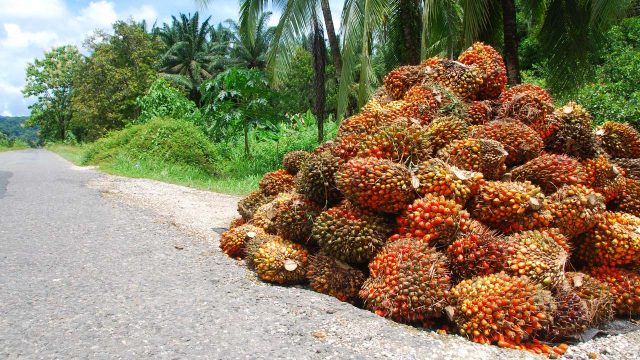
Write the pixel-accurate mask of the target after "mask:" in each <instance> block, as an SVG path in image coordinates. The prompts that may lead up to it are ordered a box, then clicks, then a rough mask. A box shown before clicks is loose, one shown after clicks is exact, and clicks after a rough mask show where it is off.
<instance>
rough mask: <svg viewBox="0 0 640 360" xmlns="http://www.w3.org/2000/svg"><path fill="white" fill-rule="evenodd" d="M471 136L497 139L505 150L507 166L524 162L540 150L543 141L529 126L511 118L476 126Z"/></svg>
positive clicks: (538, 153) (536, 154) (535, 155)
mask: <svg viewBox="0 0 640 360" xmlns="http://www.w3.org/2000/svg"><path fill="white" fill-rule="evenodd" d="M471 137H472V138H476V139H487V140H495V141H498V142H499V143H500V144H502V146H503V147H504V149H505V150H506V151H507V153H508V155H507V159H506V161H505V163H506V165H507V166H514V165H520V164H524V163H525V162H527V161H529V160H531V159H533V158H535V157H537V156H538V155H540V153H541V152H542V149H543V147H544V143H543V142H542V139H541V138H540V136H539V135H538V133H536V132H535V131H533V130H532V129H531V128H530V127H528V126H527V125H525V124H523V123H522V122H520V121H517V120H513V119H503V120H496V121H492V122H489V123H487V124H485V125H484V126H482V127H479V128H476V129H475V130H474V131H473V132H472V133H471Z"/></svg>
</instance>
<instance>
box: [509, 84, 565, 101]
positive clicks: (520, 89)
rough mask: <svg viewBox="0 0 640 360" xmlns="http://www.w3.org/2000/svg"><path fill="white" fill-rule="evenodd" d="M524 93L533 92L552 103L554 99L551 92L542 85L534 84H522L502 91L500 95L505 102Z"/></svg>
mask: <svg viewBox="0 0 640 360" xmlns="http://www.w3.org/2000/svg"><path fill="white" fill-rule="evenodd" d="M523 93H533V94H535V96H536V97H537V98H539V99H540V100H541V101H544V102H548V103H552V102H553V99H552V98H551V94H549V92H548V91H547V90H545V89H543V88H542V87H540V86H538V85H534V84H520V85H516V86H513V87H511V88H509V89H508V90H507V91H504V92H502V95H500V101H502V102H503V103H505V102H509V101H511V100H513V99H514V98H516V97H518V95H520V94H523Z"/></svg>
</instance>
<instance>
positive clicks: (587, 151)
mask: <svg viewBox="0 0 640 360" xmlns="http://www.w3.org/2000/svg"><path fill="white" fill-rule="evenodd" d="M544 146H545V149H546V150H547V151H548V152H551V153H554V154H566V155H569V156H571V157H575V158H578V159H583V160H584V159H591V158H593V157H595V156H596V154H597V149H598V146H597V143H596V138H595V135H594V133H593V131H591V128H590V127H585V126H583V125H581V124H578V123H563V124H562V125H560V127H559V129H558V130H557V131H555V132H554V133H553V134H552V135H550V136H549V137H547V138H546V139H545V141H544Z"/></svg>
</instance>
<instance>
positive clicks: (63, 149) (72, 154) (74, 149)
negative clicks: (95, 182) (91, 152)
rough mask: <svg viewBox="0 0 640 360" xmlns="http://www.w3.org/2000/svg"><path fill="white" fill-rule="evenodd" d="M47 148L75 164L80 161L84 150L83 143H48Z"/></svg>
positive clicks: (78, 163)
mask: <svg viewBox="0 0 640 360" xmlns="http://www.w3.org/2000/svg"><path fill="white" fill-rule="evenodd" d="M46 148H47V150H50V151H53V152H54V153H56V154H58V155H60V156H62V157H63V158H65V159H67V160H69V161H71V162H72V163H74V164H76V165H80V164H81V162H82V156H83V154H84V152H85V150H86V146H84V145H67V144H48V145H47V146H46Z"/></svg>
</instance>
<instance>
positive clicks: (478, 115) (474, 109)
mask: <svg viewBox="0 0 640 360" xmlns="http://www.w3.org/2000/svg"><path fill="white" fill-rule="evenodd" d="M493 117H494V114H493V107H492V106H491V103H490V102H489V101H487V100H485V101H472V102H471V103H470V104H469V106H468V107H467V116H466V117H465V119H466V120H467V122H468V123H469V124H470V125H484V124H486V123H488V122H489V121H491V120H492V119H493Z"/></svg>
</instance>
